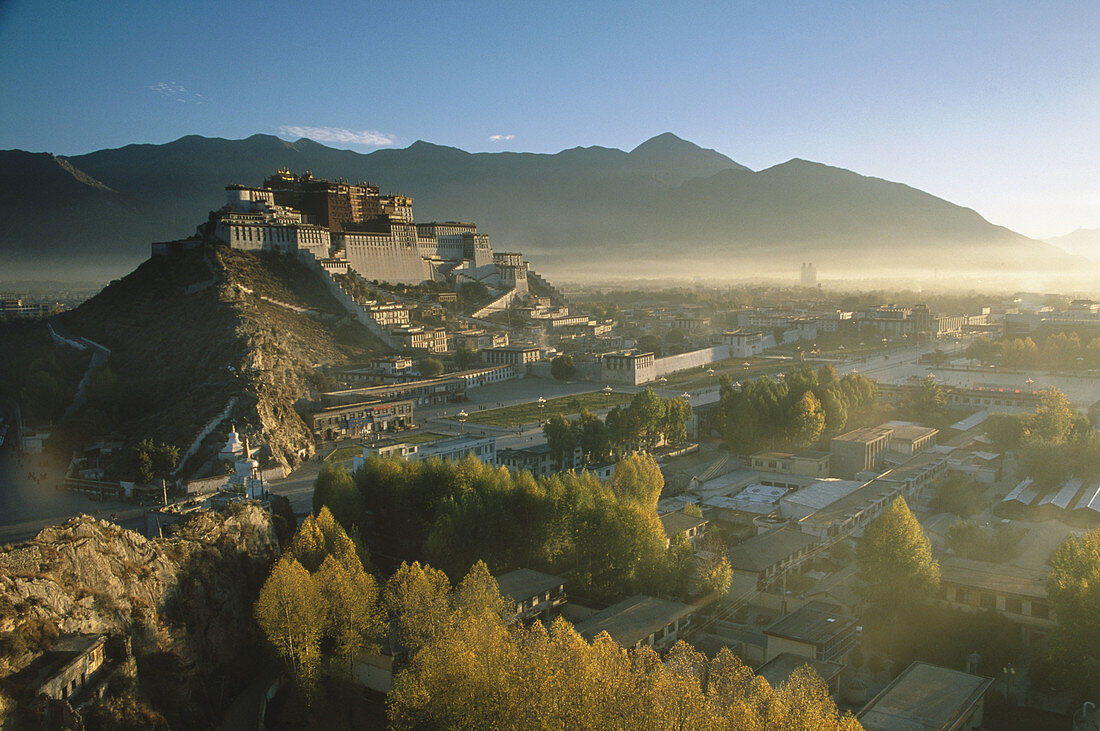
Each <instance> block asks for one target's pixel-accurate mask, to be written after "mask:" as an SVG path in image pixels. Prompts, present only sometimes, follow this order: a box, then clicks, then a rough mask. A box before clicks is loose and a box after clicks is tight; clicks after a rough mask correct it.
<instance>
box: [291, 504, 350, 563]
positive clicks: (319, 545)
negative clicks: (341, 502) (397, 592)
mask: <svg viewBox="0 0 1100 731" xmlns="http://www.w3.org/2000/svg"><path fill="white" fill-rule="evenodd" d="M364 551H365V549H363V548H362V547H361V546H357V545H356V543H355V541H354V540H353V539H352V538H351V536H349V535H348V534H347V532H346V531H345V530H344V529H343V527H342V526H341V525H340V524H339V523H337V522H336V519H335V518H334V517H333V516H332V512H331V511H330V510H329V509H328V508H327V507H322V508H321V510H320V512H318V513H317V515H316V516H313V515H311V516H309V517H308V518H306V519H305V520H304V521H303V522H302V526H301V527H300V528H299V529H298V532H297V533H295V534H294V540H293V541H291V544H290V553H291V554H292V555H293V556H294V558H296V559H297V560H298V561H299V562H300V563H301V564H302V565H303V566H305V568H306V570H307V571H310V572H314V571H316V570H317V569H319V568H320V567H321V564H322V563H323V562H324V560H325V556H333V557H335V558H336V560H337V561H339V562H340V563H342V564H343V563H350V562H351V561H352V559H354V560H355V561H356V562H358V563H359V564H360V567H362V565H364V564H366V563H367V562H366V561H363V560H362V559H361V558H360V553H361V552H364Z"/></svg>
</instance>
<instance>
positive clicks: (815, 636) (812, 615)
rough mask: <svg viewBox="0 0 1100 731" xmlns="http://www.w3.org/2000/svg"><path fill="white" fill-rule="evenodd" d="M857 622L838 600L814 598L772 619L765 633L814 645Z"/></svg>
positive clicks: (829, 639) (825, 643) (823, 642)
mask: <svg viewBox="0 0 1100 731" xmlns="http://www.w3.org/2000/svg"><path fill="white" fill-rule="evenodd" d="M855 623H856V618H855V617H852V616H849V615H847V614H843V613H841V611H840V607H838V606H836V605H835V604H827V603H825V602H810V603H809V604H805V605H803V606H802V608H800V609H798V610H796V611H794V612H791V613H790V614H788V615H786V616H784V617H780V618H779V619H777V620H776V621H775V622H772V624H771V625H769V626H768V628H767V629H766V630H764V634H766V635H774V636H776V637H784V638H786V639H788V640H794V641H795V642H806V643H809V644H812V645H827V644H828V643H830V642H832V641H833V640H834V639H836V638H837V637H839V636H840V635H841V634H843V633H844V632H845V631H846V630H848V629H849V628H851V627H852V626H853V625H854V624H855Z"/></svg>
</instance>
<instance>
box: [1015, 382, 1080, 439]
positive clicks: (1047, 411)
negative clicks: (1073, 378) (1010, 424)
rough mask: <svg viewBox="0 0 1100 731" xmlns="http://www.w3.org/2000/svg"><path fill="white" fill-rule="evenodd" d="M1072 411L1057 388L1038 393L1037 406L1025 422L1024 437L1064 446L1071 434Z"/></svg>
mask: <svg viewBox="0 0 1100 731" xmlns="http://www.w3.org/2000/svg"><path fill="white" fill-rule="evenodd" d="M1073 417H1074V410H1073V408H1072V407H1070V405H1069V399H1068V398H1066V395H1065V394H1064V393H1062V392H1061V391H1059V390H1058V389H1057V388H1044V389H1043V390H1042V391H1040V392H1039V405H1038V406H1037V407H1035V413H1034V414H1032V416H1031V418H1030V419H1029V420H1028V422H1027V428H1026V432H1025V434H1026V436H1027V438H1029V439H1036V438H1037V439H1043V440H1045V441H1048V442H1051V443H1052V444H1064V443H1065V442H1067V441H1068V440H1069V438H1070V436H1071V435H1072V433H1073V423H1074V418H1073Z"/></svg>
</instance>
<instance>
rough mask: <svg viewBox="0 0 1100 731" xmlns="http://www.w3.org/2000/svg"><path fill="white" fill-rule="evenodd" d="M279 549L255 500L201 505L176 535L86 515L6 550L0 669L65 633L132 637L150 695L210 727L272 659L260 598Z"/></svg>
mask: <svg viewBox="0 0 1100 731" xmlns="http://www.w3.org/2000/svg"><path fill="white" fill-rule="evenodd" d="M278 548H279V546H278V541H277V540H276V534H275V530H274V527H273V524H272V518H271V516H270V515H269V514H268V513H267V512H266V511H264V510H263V509H261V508H260V507H259V506H258V505H257V504H255V503H239V504H236V505H232V506H230V508H227V509H226V511H225V512H212V511H210V512H202V513H199V514H197V515H195V516H193V517H191V518H190V519H188V520H186V521H185V522H183V523H180V524H178V525H177V526H175V530H174V533H173V535H171V537H168V538H156V539H147V538H145V537H143V536H142V535H141V534H139V533H136V532H134V531H129V530H125V529H123V528H119V527H118V526H116V525H114V524H113V523H108V522H106V521H101V520H95V519H93V518H91V517H88V516H81V517H78V518H74V519H72V520H69V521H68V522H66V523H64V524H62V525H58V526H53V527H50V528H46V529H45V530H43V531H42V532H41V533H39V534H38V536H37V537H35V538H34V539H33V540H31V541H29V542H27V543H23V544H19V545H14V546H5V547H2V548H0V677H4V676H7V675H8V674H10V673H13V672H15V671H17V670H19V669H21V668H22V667H24V666H26V665H27V664H28V663H30V662H31V661H32V660H33V659H34V658H35V657H36V656H37V655H39V654H40V653H41V652H43V651H46V650H48V649H49V647H50V646H51V644H52V642H53V641H54V640H55V639H56V638H57V637H58V635H64V634H68V633H78V634H92V633H95V634H106V635H110V636H114V637H128V638H129V639H130V642H131V646H132V651H133V656H134V658H135V659H136V664H137V680H138V684H139V687H140V692H141V694H142V695H143V696H144V697H145V698H146V699H147V700H148V701H149V702H150V704H151V705H152V706H153V707H154V708H156V709H157V710H158V711H159V712H160V713H163V714H164V715H165V716H166V717H167V718H169V720H171V721H173V727H177V726H178V727H180V728H184V727H190V728H194V727H208V726H210V725H211V724H212V723H213V722H214V721H216V720H217V714H218V713H219V712H220V710H221V708H223V707H224V705H225V703H227V702H228V700H229V699H231V698H232V697H233V695H234V694H235V693H237V692H239V691H240V689H241V688H242V687H243V686H244V685H246V684H247V683H248V682H249V679H250V672H249V670H248V664H249V663H251V664H253V665H256V664H258V663H259V662H260V658H261V657H262V654H261V653H259V652H257V650H256V648H257V647H258V646H259V641H260V638H259V636H258V634H257V632H256V630H255V628H254V627H255V625H254V622H253V621H252V605H253V603H254V601H255V598H256V596H257V594H258V592H259V587H260V586H261V584H262V583H263V580H264V579H265V578H266V576H267V572H268V570H269V568H270V565H271V562H272V561H273V560H274V558H275V557H276V555H277V553H278ZM251 671H252V672H255V668H254V667H253V668H252V669H251ZM11 705H12V704H11V702H10V698H9V700H8V702H7V703H0V707H7V708H9V709H10V708H11ZM2 721H3V718H2V714H0V722H2Z"/></svg>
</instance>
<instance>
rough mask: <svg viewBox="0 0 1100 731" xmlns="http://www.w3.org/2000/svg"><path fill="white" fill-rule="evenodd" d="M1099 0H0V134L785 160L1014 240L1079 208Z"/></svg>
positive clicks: (29, 143) (34, 145)
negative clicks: (909, 190) (835, 170)
mask: <svg viewBox="0 0 1100 731" xmlns="http://www.w3.org/2000/svg"><path fill="white" fill-rule="evenodd" d="M1097 28H1100V3H1091V2H1084V3H1081V2H1072V3H1071V2H1064V3H1059V2H1051V3H1034V2H983V3H976V2H942V3H941V2H915V3H900V2H873V3H872V2H864V3H860V2H848V3H843V2H836V3H784V2H767V3H760V2H753V3H733V2H722V3H706V2H698V3H669V2H653V3H646V2H623V3H594V2H586V3H549V2H542V3H533V2H523V0H520V1H519V2H516V1H515V0H513V1H512V2H460V1H459V0H450V1H448V2H428V1H426V0H396V1H394V2H387V3H381V2H360V3H346V4H344V3H317V4H314V3H304V2H299V3H289V2H234V3H211V2H203V1H202V0H197V1H194V2H189V3H166V2H142V3H127V2H112V1H111V0H102V1H100V2H49V1H48V0H46V1H43V0H38V1H37V2H31V1H29V0H0V148H21V149H27V150H34V151H50V152H55V153H58V154H79V153H82V152H88V151H91V150H95V149H100V148H104V147H118V146H122V145H125V144H129V143H135V142H153V143H157V142H167V141H169V140H173V139H176V138H178V137H180V136H182V135H185V134H201V135H207V136H220V137H229V138H237V137H245V136H248V135H250V134H254V133H257V132H263V133H269V134H278V135H280V136H282V137H284V138H287V139H296V138H297V137H299V136H302V134H303V133H305V132H307V130H308V131H309V134H308V135H306V136H311V137H313V138H314V139H318V140H319V141H322V142H326V143H328V144H332V145H334V146H338V147H347V148H351V149H355V150H360V151H369V150H371V149H375V148H376V147H377V146H378V145H379V144H382V145H387V146H389V145H392V146H401V147H404V146H406V145H408V144H410V143H412V142H413V141H415V140H417V139H425V140H429V141H431V142H436V143H439V144H446V145H454V146H456V147H461V148H462V149H466V150H471V151H476V150H525V151H535V152H556V151H558V150H561V149H564V148H568V147H574V146H578V145H604V146H608V147H620V148H624V149H630V148H632V147H634V146H635V145H637V144H639V143H640V142H642V141H644V140H645V139H647V138H649V137H651V136H653V135H655V134H659V133H661V132H665V131H671V132H674V133H675V134H677V135H679V136H681V137H683V138H685V139H688V140H691V141H693V142H695V143H697V144H700V145H702V146H704V147H713V148H715V149H717V150H719V151H720V152H722V153H724V154H726V155H729V156H730V157H732V158H733V159H735V160H737V161H738V162H740V163H742V164H745V165H748V166H749V167H752V168H754V169H760V168H764V167H768V166H771V165H775V164H777V163H780V162H783V161H785V160H788V159H790V158H792V157H801V158H806V159H811V160H816V161H819V162H823V163H827V164H830V165H837V166H840V167H845V168H849V169H852V170H855V171H857V172H860V173H863V174H866V175H874V176H878V177H883V178H888V179H891V180H896V181H899V182H904V183H907V184H909V185H912V186H914V187H917V188H921V189H923V190H927V191H928V192H930V193H933V194H935V195H939V196H942V197H945V198H947V199H949V200H952V201H954V202H956V203H960V204H962V205H967V206H971V207H973V208H975V209H976V210H978V212H979V213H981V214H982V215H984V216H985V217H986V218H988V219H990V220H991V221H993V222H994V223H998V224H1002V225H1006V226H1008V227H1010V228H1013V229H1015V230H1018V231H1020V232H1022V233H1025V234H1028V235H1032V236H1051V235H1057V234H1061V233H1066V232H1068V231H1070V230H1073V229H1075V228H1078V227H1089V228H1096V227H1100V175H1098V174H1097V173H1098V171H1100V133H1098V130H1100V32H1097Z"/></svg>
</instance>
